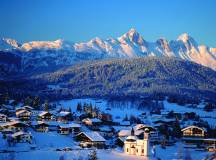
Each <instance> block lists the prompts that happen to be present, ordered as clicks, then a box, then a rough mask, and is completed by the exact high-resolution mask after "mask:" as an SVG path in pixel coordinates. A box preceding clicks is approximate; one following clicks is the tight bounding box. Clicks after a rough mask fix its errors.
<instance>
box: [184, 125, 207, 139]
mask: <svg viewBox="0 0 216 160" xmlns="http://www.w3.org/2000/svg"><path fill="white" fill-rule="evenodd" d="M181 131H182V135H183V137H204V136H205V135H206V129H204V128H201V127H197V126H188V127H186V128H183V129H182V130H181Z"/></svg>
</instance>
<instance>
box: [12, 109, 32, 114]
mask: <svg viewBox="0 0 216 160" xmlns="http://www.w3.org/2000/svg"><path fill="white" fill-rule="evenodd" d="M25 112H28V113H31V112H30V111H28V110H25V109H22V110H19V111H16V115H19V114H22V113H25Z"/></svg>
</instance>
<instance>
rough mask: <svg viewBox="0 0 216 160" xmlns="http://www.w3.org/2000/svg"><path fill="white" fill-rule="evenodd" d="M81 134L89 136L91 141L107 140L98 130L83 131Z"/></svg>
mask: <svg viewBox="0 0 216 160" xmlns="http://www.w3.org/2000/svg"><path fill="white" fill-rule="evenodd" d="M80 134H84V135H85V136H86V137H88V138H89V139H90V140H91V141H94V142H105V141H106V140H105V139H104V138H103V137H102V136H101V135H100V134H99V133H98V132H91V131H89V132H81V133H79V134H78V135H80ZM78 135H77V136H78Z"/></svg>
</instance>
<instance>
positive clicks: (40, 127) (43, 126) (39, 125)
mask: <svg viewBox="0 0 216 160" xmlns="http://www.w3.org/2000/svg"><path fill="white" fill-rule="evenodd" d="M31 126H32V128H33V129H34V130H36V131H38V132H48V131H49V124H47V123H45V122H43V121H37V122H35V121H34V122H32V124H31Z"/></svg>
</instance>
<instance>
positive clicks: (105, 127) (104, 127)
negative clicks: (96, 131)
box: [100, 126, 112, 132]
mask: <svg viewBox="0 0 216 160" xmlns="http://www.w3.org/2000/svg"><path fill="white" fill-rule="evenodd" d="M100 131H102V132H111V131H112V128H111V127H109V126H102V127H100Z"/></svg>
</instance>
